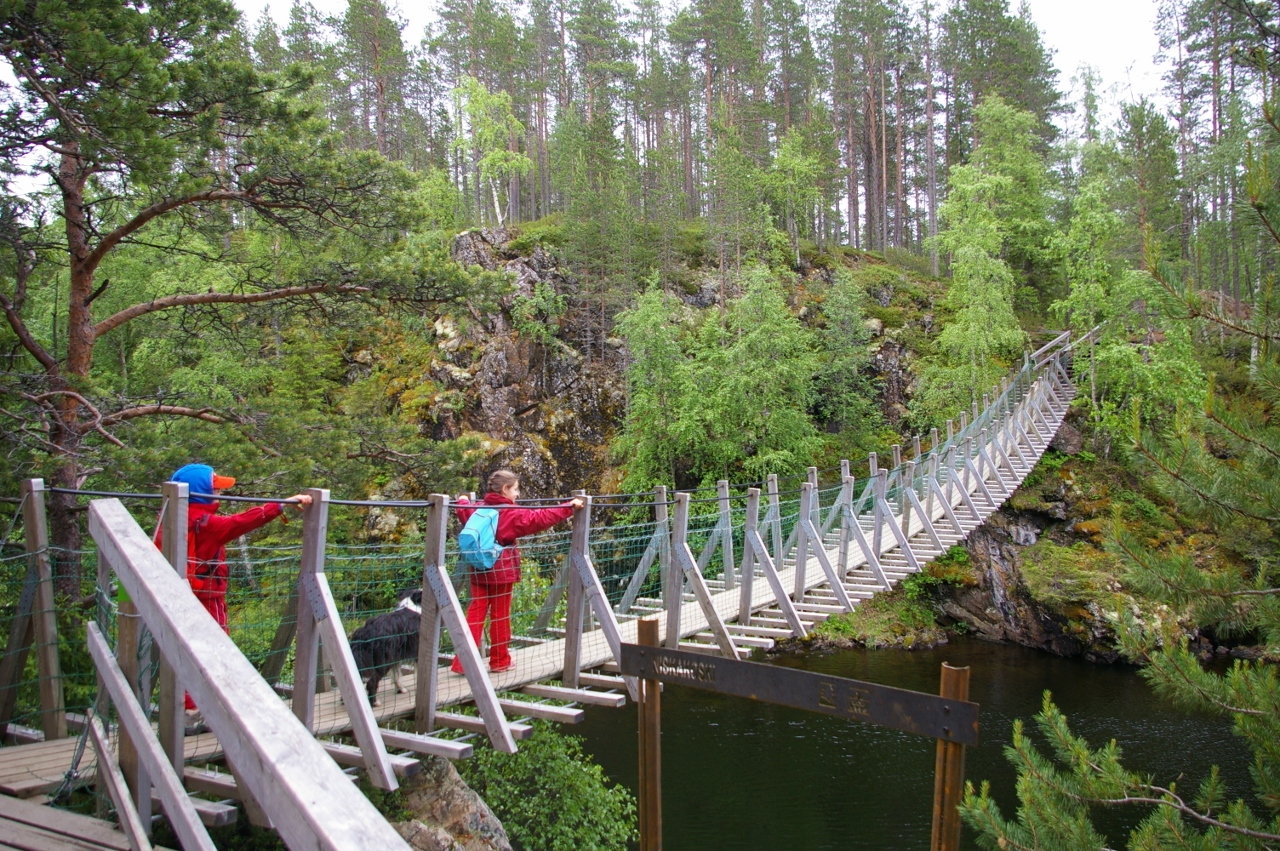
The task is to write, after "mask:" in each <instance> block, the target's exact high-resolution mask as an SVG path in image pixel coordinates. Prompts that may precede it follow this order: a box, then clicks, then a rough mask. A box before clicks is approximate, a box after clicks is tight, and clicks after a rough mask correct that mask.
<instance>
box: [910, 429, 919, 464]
mask: <svg viewBox="0 0 1280 851" xmlns="http://www.w3.org/2000/svg"><path fill="white" fill-rule="evenodd" d="M919 457H920V435H918V434H917V435H915V436H914V437H912V438H911V458H912V460H916V459H918V458H919Z"/></svg>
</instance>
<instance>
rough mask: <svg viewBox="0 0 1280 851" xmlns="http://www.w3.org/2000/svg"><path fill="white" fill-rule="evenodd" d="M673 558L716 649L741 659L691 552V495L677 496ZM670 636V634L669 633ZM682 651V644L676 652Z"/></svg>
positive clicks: (677, 630) (677, 645) (677, 633)
mask: <svg viewBox="0 0 1280 851" xmlns="http://www.w3.org/2000/svg"><path fill="white" fill-rule="evenodd" d="M671 534H672V538H671V549H672V553H671V557H672V560H674V561H675V562H676V563H677V564H680V565H682V568H683V571H684V576H685V583H686V584H687V585H688V586H689V588H690V589H691V590H692V591H693V596H694V598H695V599H696V600H697V602H698V606H699V607H700V608H701V609H702V616H703V618H704V619H705V620H706V622H707V627H708V628H709V629H710V630H711V634H712V635H713V636H715V639H716V645H717V646H718V647H719V648H720V655H721V656H724V657H726V658H728V659H737V658H738V650H737V647H736V646H735V645H734V643H733V636H731V635H730V634H729V630H728V629H727V628H726V627H725V625H724V619H723V618H722V617H720V613H719V612H717V611H716V607H715V602H714V601H713V600H712V598H711V589H710V588H708V587H707V582H706V579H704V578H703V576H702V573H701V571H700V570H699V568H698V563H697V561H695V560H694V558H693V553H692V552H690V550H689V494H688V493H678V494H676V521H675V525H674V526H673V527H672V530H671ZM679 633H680V629H679V626H678V625H677V629H676V635H677V638H678V637H679ZM668 634H670V630H668ZM679 647H680V645H679V643H678V641H677V644H676V649H677V650H678V649H679Z"/></svg>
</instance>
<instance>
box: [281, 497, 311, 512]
mask: <svg viewBox="0 0 1280 851" xmlns="http://www.w3.org/2000/svg"><path fill="white" fill-rule="evenodd" d="M286 502H288V503H290V504H291V505H293V507H294V508H296V509H297V510H299V511H301V510H302V509H304V508H306V507H307V506H308V505H310V504H311V494H309V493H295V494H294V495H293V496H291V497H289V499H288V500H286Z"/></svg>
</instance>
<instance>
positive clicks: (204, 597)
mask: <svg viewBox="0 0 1280 851" xmlns="http://www.w3.org/2000/svg"><path fill="white" fill-rule="evenodd" d="M196 599H197V600H199V601H200V605H202V606H204V607H205V609H206V610H207V611H208V612H209V614H211V615H213V619H214V620H215V621H217V622H218V626H220V627H222V631H223V632H225V633H226V634H227V635H230V634H231V630H230V629H229V628H228V627H227V592H225V591H223V592H222V593H221V594H217V596H210V595H209V594H208V593H207V592H206V593H201V594H197V595H196ZM185 698H186V704H187V711H188V712H194V711H195V708H196V704H195V701H194V700H192V699H191V695H189V694H188V695H185Z"/></svg>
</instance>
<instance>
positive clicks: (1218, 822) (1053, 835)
mask: <svg viewBox="0 0 1280 851" xmlns="http://www.w3.org/2000/svg"><path fill="white" fill-rule="evenodd" d="M1184 655H1186V656H1187V657H1188V658H1190V660H1191V662H1190V665H1191V668H1194V669H1195V670H1196V671H1199V670H1200V669H1199V666H1198V664H1197V663H1196V662H1195V660H1194V657H1191V656H1190V654H1185V652H1184ZM1191 668H1188V669H1187V670H1188V671H1190V670H1191ZM1249 669H1250V666H1249V665H1248V664H1238V665H1237V666H1236V669H1235V673H1234V675H1233V676H1230V677H1228V678H1227V679H1228V680H1229V681H1230V680H1237V681H1240V680H1245V681H1247V680H1249V679H1250V677H1249V672H1250V670H1249ZM1255 670H1256V669H1255ZM1205 677H1208V678H1210V679H1211V680H1221V679H1222V678H1220V677H1215V676H1214V675H1211V674H1208V675H1206V674H1204V673H1203V672H1201V676H1200V677H1198V678H1197V680H1198V681H1204V678H1205ZM1264 680H1269V681H1270V685H1271V688H1272V689H1275V688H1276V685H1277V684H1276V678H1275V676H1274V672H1268V674H1266V675H1264ZM1242 684H1243V683H1242ZM1244 688H1245V689H1248V688H1249V687H1248V686H1247V685H1245V686H1244ZM1231 691H1232V690H1231V689H1222V688H1218V689H1214V691H1213V693H1212V697H1215V698H1216V697H1219V696H1220V697H1221V698H1223V699H1224V701H1225V700H1230V699H1232V698H1236V699H1239V698H1242V697H1244V695H1243V694H1241V693H1240V691H1238V690H1237V691H1235V693H1234V694H1232V693H1230V692H1231ZM1273 693H1274V692H1273ZM1209 697H1210V695H1208V694H1207V695H1206V701H1205V702H1208V700H1207V698H1209ZM1222 705H1226V704H1225V702H1224V703H1222V704H1219V706H1222ZM1036 726H1037V727H1038V728H1039V731H1040V734H1041V736H1043V737H1044V738H1045V739H1046V740H1047V741H1048V744H1049V747H1050V752H1051V754H1052V756H1051V757H1048V756H1045V755H1044V754H1043V753H1041V752H1040V750H1039V749H1038V748H1037V747H1036V746H1035V744H1034V743H1033V742H1032V741H1031V739H1030V737H1029V736H1028V734H1027V732H1026V730H1025V728H1024V725H1023V722H1022V721H1021V720H1017V721H1015V722H1014V728H1013V745H1012V746H1011V747H1006V749H1005V754H1006V756H1007V758H1008V759H1009V761H1010V762H1011V763H1013V765H1014V766H1015V767H1016V768H1017V769H1018V781H1017V792H1018V802H1019V806H1018V817H1017V819H1016V820H1007V819H1005V818H1004V817H1003V816H1002V815H1001V812H1000V807H999V805H997V804H996V803H995V801H994V800H993V799H992V797H991V794H990V785H989V784H988V783H985V782H984V783H983V784H982V787H981V790H980V791H977V792H975V790H974V787H973V784H972V782H969V783H966V785H965V796H964V802H963V803H962V804H961V806H960V813H961V816H962V817H963V818H964V820H965V821H966V822H967V823H968V824H969V825H971V826H972V827H974V828H975V829H976V830H978V831H979V844H980V845H982V847H984V848H991V849H1002V851H1003V849H1033V848H1035V849H1063V851H1067V849H1071V851H1075V849H1084V848H1093V849H1104V848H1106V847H1108V843H1107V841H1106V839H1105V838H1104V837H1103V836H1102V835H1101V834H1100V833H1098V831H1097V830H1096V829H1095V828H1094V827H1093V824H1092V821H1091V818H1090V815H1091V813H1092V812H1093V811H1095V810H1097V809H1101V808H1104V807H1114V806H1117V805H1123V804H1135V803H1137V804H1143V805H1154V807H1153V808H1152V811H1151V813H1150V815H1148V816H1147V817H1146V818H1145V819H1144V820H1143V821H1142V822H1141V823H1140V824H1139V825H1138V826H1137V827H1136V828H1135V829H1134V830H1133V831H1132V832H1131V833H1130V835H1129V845H1128V847H1129V848H1131V849H1135V851H1136V849H1156V848H1189V849H1201V851H1212V849H1217V848H1229V849H1258V850H1259V851H1261V849H1265V848H1270V847H1274V843H1275V842H1276V841H1280V818H1273V819H1269V820H1267V819H1262V818H1259V817H1258V816H1256V815H1254V814H1253V813H1252V812H1251V811H1250V810H1249V807H1248V805H1247V804H1246V803H1245V802H1244V800H1242V799H1236V800H1234V801H1232V800H1229V799H1228V798H1227V793H1226V789H1224V788H1223V786H1222V784H1221V782H1220V780H1219V778H1218V774H1217V772H1216V771H1214V772H1213V773H1212V774H1210V776H1209V777H1207V778H1205V779H1204V780H1203V782H1201V784H1200V786H1199V788H1198V789H1197V790H1196V791H1195V794H1194V795H1193V796H1188V795H1187V794H1186V793H1185V792H1183V791H1182V790H1180V789H1179V788H1178V786H1177V785H1176V784H1170V785H1168V786H1160V785H1157V784H1156V783H1154V782H1153V781H1152V779H1151V777H1150V776H1149V775H1145V774H1140V773H1137V772H1133V771H1130V770H1128V769H1126V768H1124V767H1123V765H1122V764H1121V762H1120V758H1121V756H1122V752H1121V749H1120V747H1119V746H1118V745H1117V743H1116V742H1115V740H1114V739H1113V740H1112V741H1111V742H1110V743H1109V744H1107V745H1105V746H1104V747H1102V748H1098V749H1093V748H1091V747H1090V746H1089V743H1088V742H1086V741H1085V740H1084V739H1082V738H1080V737H1079V736H1076V735H1075V734H1073V733H1072V732H1071V729H1070V726H1069V724H1068V722H1067V719H1066V716H1064V715H1063V714H1062V712H1061V711H1059V709H1058V708H1057V706H1055V705H1054V703H1053V700H1052V699H1051V697H1050V695H1049V693H1048V692H1046V693H1045V696H1044V703H1043V706H1042V709H1041V711H1040V713H1039V714H1038V715H1037V716H1036ZM1238 729H1239V728H1238ZM1242 732H1243V731H1242ZM1246 735H1248V734H1247V733H1246ZM1250 739H1251V741H1253V742H1255V743H1256V744H1257V745H1259V746H1261V745H1263V743H1262V742H1261V741H1260V740H1259V739H1258V737H1257V736H1256V735H1252V736H1250ZM1273 743H1274V739H1273V740H1272V744H1273ZM1268 749H1269V747H1268ZM1267 771H1268V767H1267V764H1266V763H1260V764H1259V765H1258V766H1257V768H1256V769H1255V772H1254V776H1255V777H1257V778H1261V777H1265V776H1266V772H1267ZM1272 809H1274V807H1272Z"/></svg>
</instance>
